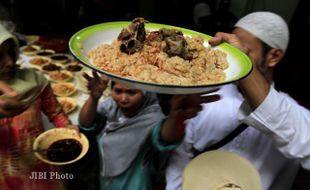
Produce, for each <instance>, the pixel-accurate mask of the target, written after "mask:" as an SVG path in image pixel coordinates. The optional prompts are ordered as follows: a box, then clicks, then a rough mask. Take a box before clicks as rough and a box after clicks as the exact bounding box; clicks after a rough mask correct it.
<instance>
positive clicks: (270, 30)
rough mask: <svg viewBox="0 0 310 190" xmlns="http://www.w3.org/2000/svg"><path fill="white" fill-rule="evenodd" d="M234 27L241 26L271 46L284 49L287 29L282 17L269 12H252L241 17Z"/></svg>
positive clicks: (287, 33) (287, 36) (286, 43)
mask: <svg viewBox="0 0 310 190" xmlns="http://www.w3.org/2000/svg"><path fill="white" fill-rule="evenodd" d="M235 27H239V28H242V29H244V30H246V31H248V32H250V33H251V34H253V35H254V36H256V37H257V38H258V39H260V40H261V41H263V42H264V43H266V44H267V45H269V46H270V47H272V48H279V49H282V50H283V51H284V52H285V51H286V48H287V45H288V42H289V29H288V26H287V24H286V22H285V21H284V20H283V18H282V17H280V16H279V15H277V14H275V13H271V12H254V13H250V14H248V15H246V16H244V17H243V18H241V19H240V20H239V21H238V22H237V23H236V24H235Z"/></svg>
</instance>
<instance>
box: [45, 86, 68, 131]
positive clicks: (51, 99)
mask: <svg viewBox="0 0 310 190" xmlns="http://www.w3.org/2000/svg"><path fill="white" fill-rule="evenodd" d="M40 98H41V101H42V104H41V106H42V111H43V113H44V114H45V115H46V116H47V117H48V119H49V120H50V122H52V123H53V124H54V125H55V126H56V127H57V128H60V127H66V126H67V125H68V124H71V121H70V120H69V118H68V116H67V115H66V114H65V112H64V111H63V110H62V108H61V105H60V104H59V102H58V101H57V99H56V96H55V95H54V93H53V91H52V88H51V86H50V85H47V87H46V88H45V89H44V91H43V92H42V93H41V97H40Z"/></svg>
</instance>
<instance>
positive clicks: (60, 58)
mask: <svg viewBox="0 0 310 190" xmlns="http://www.w3.org/2000/svg"><path fill="white" fill-rule="evenodd" d="M51 59H52V61H53V62H54V63H61V64H65V63H68V62H69V61H70V58H69V56H68V55H67V54H64V53H56V54H54V55H52V56H51Z"/></svg>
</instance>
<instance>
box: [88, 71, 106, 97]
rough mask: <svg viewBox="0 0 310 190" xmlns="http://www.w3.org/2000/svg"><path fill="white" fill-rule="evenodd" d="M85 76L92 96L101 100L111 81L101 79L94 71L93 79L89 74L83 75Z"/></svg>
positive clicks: (104, 78)
mask: <svg viewBox="0 0 310 190" xmlns="http://www.w3.org/2000/svg"><path fill="white" fill-rule="evenodd" d="M83 76H84V78H85V79H86V80H87V82H88V83H87V89H88V90H89V91H90V95H91V96H92V97H93V98H95V99H99V98H100V97H101V96H102V93H103V91H104V90H105V89H106V88H107V86H108V82H109V80H108V79H107V78H106V77H104V76H102V77H99V76H98V74H97V73H96V72H95V71H93V77H91V76H89V75H88V74H87V73H83Z"/></svg>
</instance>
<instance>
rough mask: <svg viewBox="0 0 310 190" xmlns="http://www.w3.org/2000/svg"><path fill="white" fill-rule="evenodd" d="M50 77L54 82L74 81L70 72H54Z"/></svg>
mask: <svg viewBox="0 0 310 190" xmlns="http://www.w3.org/2000/svg"><path fill="white" fill-rule="evenodd" d="M48 76H49V78H50V79H51V80H52V81H54V82H67V81H70V80H72V79H73V73H72V72H70V71H52V72H50V73H49V74H48Z"/></svg>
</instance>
